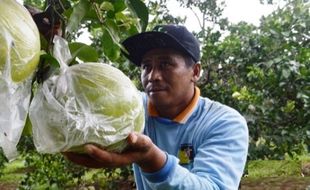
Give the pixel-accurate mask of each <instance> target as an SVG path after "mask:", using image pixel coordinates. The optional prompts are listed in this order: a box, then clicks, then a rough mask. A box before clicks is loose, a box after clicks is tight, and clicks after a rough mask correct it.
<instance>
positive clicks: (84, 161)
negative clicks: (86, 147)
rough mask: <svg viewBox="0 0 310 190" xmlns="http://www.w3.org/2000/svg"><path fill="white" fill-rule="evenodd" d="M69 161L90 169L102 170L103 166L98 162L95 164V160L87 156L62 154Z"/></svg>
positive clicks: (69, 153) (70, 153)
mask: <svg viewBox="0 0 310 190" xmlns="http://www.w3.org/2000/svg"><path fill="white" fill-rule="evenodd" d="M62 154H63V155H64V156H65V157H66V158H67V159H68V160H70V161H71V162H73V163H75V164H78V165H81V166H85V167H88V168H101V165H100V164H99V163H98V162H94V161H93V158H91V157H90V156H88V155H87V154H77V153H73V152H63V153H62Z"/></svg>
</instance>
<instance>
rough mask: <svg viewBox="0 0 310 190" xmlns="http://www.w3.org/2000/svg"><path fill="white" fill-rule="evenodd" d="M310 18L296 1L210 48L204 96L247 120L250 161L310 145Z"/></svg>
mask: <svg viewBox="0 0 310 190" xmlns="http://www.w3.org/2000/svg"><path fill="white" fill-rule="evenodd" d="M309 16H310V15H309V4H308V5H307V4H304V3H302V2H301V1H294V2H292V3H289V4H287V5H286V6H285V7H284V8H283V9H278V10H277V11H276V12H274V13H273V14H271V15H270V16H268V17H266V18H263V19H262V22H261V25H260V26H259V27H255V26H253V25H249V24H247V23H239V24H237V25H231V26H230V27H229V31H230V34H229V35H228V36H227V37H225V39H224V40H223V41H222V42H218V41H217V40H215V42H214V41H211V42H209V43H206V46H205V47H204V54H203V55H204V56H205V57H204V58H205V59H207V60H208V64H207V68H208V72H207V74H206V75H205V76H204V78H203V80H202V81H201V86H202V89H203V93H204V94H205V95H206V96H208V97H211V98H213V99H216V100H219V101H221V102H224V103H226V104H228V105H231V106H233V107H235V108H237V109H238V110H239V111H240V112H241V113H242V114H243V115H245V116H246V118H247V120H248V125H249V129H250V137H251V139H250V140H251V142H250V150H249V159H259V158H260V159H266V158H267V159H271V158H276V159H283V158H284V156H285V155H286V154H289V155H291V156H293V155H294V153H296V154H301V153H303V152H304V151H305V145H307V144H309V142H310V136H309V134H310V129H309V126H310V123H309V118H310V117H309V109H308V108H309V94H310V91H309V82H310V80H309V76H310V75H309V60H310V57H309V55H310V54H309V53H310V51H309V47H310V42H309V27H310V23H309V21H310V17H309ZM213 35H215V36H218V35H217V34H216V33H214V34H213ZM216 39H217V38H216ZM214 43H218V44H216V45H213V44H214ZM307 118H308V119H307Z"/></svg>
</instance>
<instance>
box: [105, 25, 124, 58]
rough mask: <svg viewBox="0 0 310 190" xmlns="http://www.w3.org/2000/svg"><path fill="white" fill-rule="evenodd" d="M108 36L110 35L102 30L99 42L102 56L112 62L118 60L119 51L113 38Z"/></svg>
mask: <svg viewBox="0 0 310 190" xmlns="http://www.w3.org/2000/svg"><path fill="white" fill-rule="evenodd" d="M110 34H111V33H110V32H109V31H108V30H107V29H106V28H104V29H103V35H102V38H101V41H102V46H103V52H104V55H106V56H107V57H108V58H109V59H110V60H112V61H114V60H116V59H118V58H119V55H120V49H119V44H118V43H117V44H115V42H114V40H113V37H112V36H111V35H110Z"/></svg>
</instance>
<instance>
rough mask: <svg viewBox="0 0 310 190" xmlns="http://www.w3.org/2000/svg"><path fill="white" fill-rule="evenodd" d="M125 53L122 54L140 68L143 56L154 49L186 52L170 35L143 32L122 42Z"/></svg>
mask: <svg viewBox="0 0 310 190" xmlns="http://www.w3.org/2000/svg"><path fill="white" fill-rule="evenodd" d="M122 44H123V46H124V47H125V49H126V50H127V52H124V51H122V53H123V54H124V55H125V56H126V57H127V58H128V59H129V60H130V61H131V62H132V63H134V64H135V65H137V66H140V64H141V60H142V57H143V56H144V54H145V53H146V52H147V51H149V50H151V49H155V48H174V49H176V50H179V51H186V50H185V48H184V47H183V46H182V45H181V44H179V42H178V41H177V40H176V39H175V38H174V37H173V36H171V35H169V34H166V33H163V32H154V31H152V32H144V33H140V34H137V35H134V36H132V37H129V38H127V39H126V40H125V41H124V42H122Z"/></svg>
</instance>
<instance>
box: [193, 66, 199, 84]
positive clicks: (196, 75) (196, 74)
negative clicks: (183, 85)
mask: <svg viewBox="0 0 310 190" xmlns="http://www.w3.org/2000/svg"><path fill="white" fill-rule="evenodd" d="M200 71H201V65H200V64H199V63H195V64H194V65H193V76H192V81H193V82H194V83H196V82H197V81H198V80H199V78H200Z"/></svg>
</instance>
